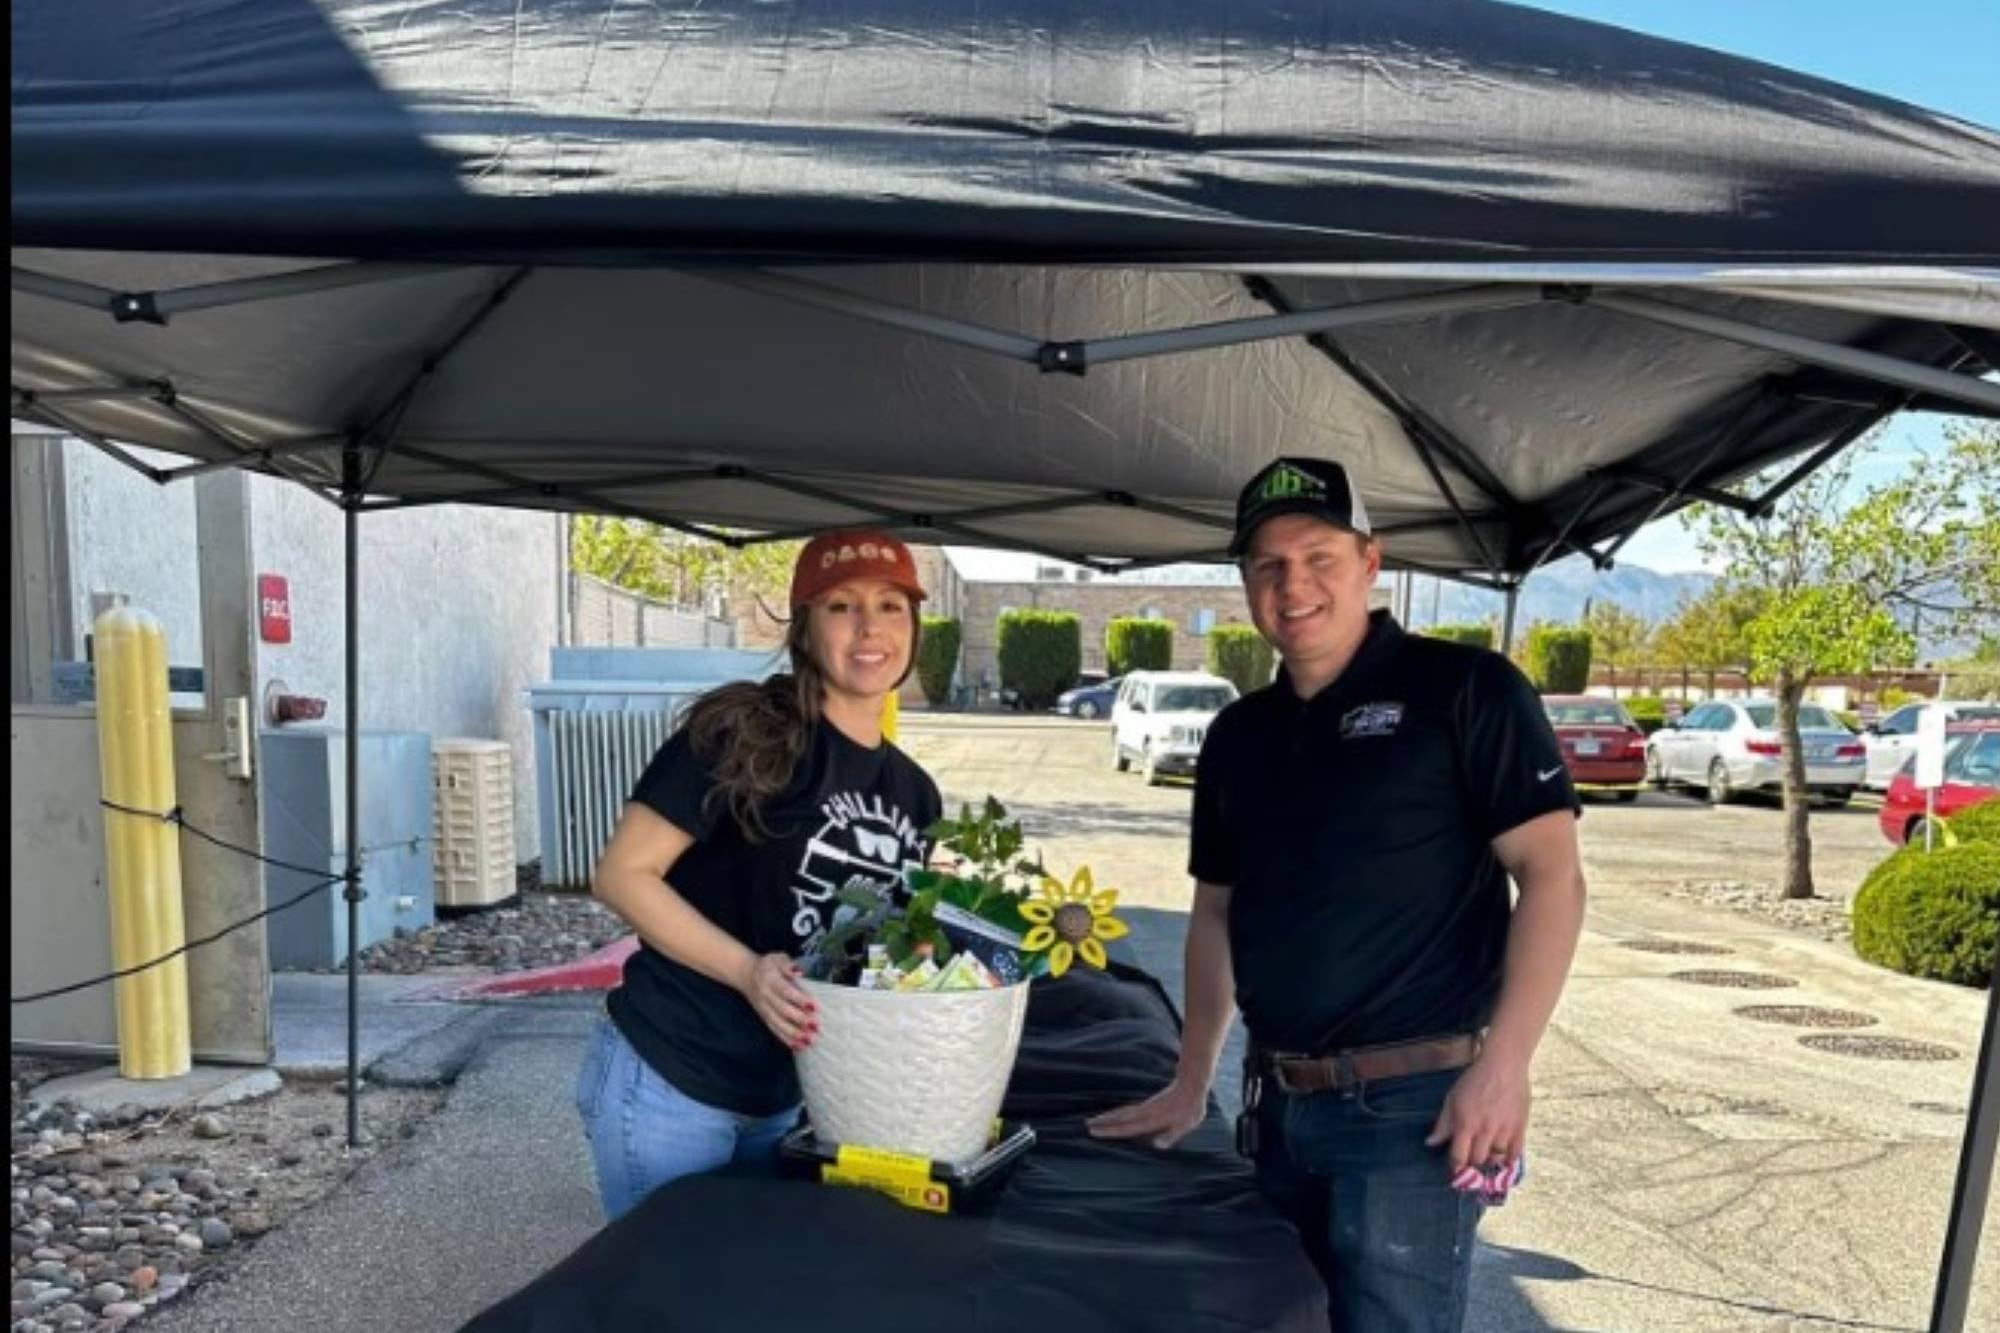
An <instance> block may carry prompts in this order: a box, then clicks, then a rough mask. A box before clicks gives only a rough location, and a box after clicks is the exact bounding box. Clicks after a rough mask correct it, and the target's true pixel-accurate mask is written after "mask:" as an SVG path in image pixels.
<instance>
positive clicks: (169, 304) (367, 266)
mask: <svg viewBox="0 0 2000 1333" xmlns="http://www.w3.org/2000/svg"><path fill="white" fill-rule="evenodd" d="M465 267H466V266H465V265H463V264H385V263H373V262H366V261H363V262H357V263H351V264H322V265H320V266H319V267H317V268H308V269H297V270H295V271H293V272H290V273H271V274H267V275H265V276H263V277H259V278H236V279H232V280H231V281H228V282H209V283H203V284H202V285H200V286H198V287H176V288H171V289H169V290H166V291H157V292H146V293H142V295H143V296H144V297H145V298H146V299H149V300H150V301H151V302H152V306H153V309H154V310H156V311H157V312H158V313H159V314H160V315H161V316H162V317H163V318H164V317H166V316H171V315H184V314H192V313H194V312H195V311H198V310H215V309H219V308H221V307H223V306H232V305H248V304H250V303H252V302H255V301H275V300H282V299H283V298H285V297H288V296H306V295H309V294H311V293H313V292H325V291H332V290H334V289H336V288H340V287H361V286H366V285H368V284H370V283H377V282H400V281H402V280H403V279H405V278H422V277H428V276H429V275H431V274H433V273H457V272H461V271H462V270H463V269H464V268H465Z"/></svg>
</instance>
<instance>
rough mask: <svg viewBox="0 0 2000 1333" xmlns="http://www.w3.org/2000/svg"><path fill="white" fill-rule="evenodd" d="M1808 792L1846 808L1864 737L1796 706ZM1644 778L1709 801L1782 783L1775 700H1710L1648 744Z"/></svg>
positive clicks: (1857, 780)
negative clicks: (1700, 792) (1696, 791)
mask: <svg viewBox="0 0 2000 1333" xmlns="http://www.w3.org/2000/svg"><path fill="white" fill-rule="evenodd" d="M1799 740H1800V742H1801V743H1802V744H1803V745H1804V746H1805V751H1806V755H1805V758H1806V789H1807V790H1808V791H1810V792H1812V793H1813V794H1814V795H1816V796H1820V797H1822V798H1824V799H1825V800H1827V801H1829V802H1831V803H1832V804H1834V805H1845V804H1846V803H1847V800H1848V798H1849V797H1851V796H1853V795H1854V789H1855V788H1856V787H1859V786H1860V785H1861V778H1862V769H1863V763H1862V757H1863V756H1862V748H1861V738H1860V737H1858V736H1856V735H1855V734H1854V733H1853V732H1851V731H1849V730H1848V729H1847V728H1846V727H1843V726H1842V725H1840V719H1839V718H1837V717H1835V716H1834V715H1833V714H1832V713H1829V712H1828V711H1827V710H1826V709H1824V708H1822V707H1820V706H1819V705H1818V704H1800V705H1799ZM1646 778H1647V780H1648V781H1649V782H1651V783H1652V784H1653V785H1654V786H1656V787H1672V786H1677V785H1685V786H1693V787H1700V788H1702V789H1704V790H1705V791H1706V792H1707V793H1708V799H1709V802H1710V803H1711V804H1714V805H1723V804H1726V803H1728V802H1729V801H1732V800H1734V799H1735V798H1736V796H1737V795H1738V794H1739V793H1742V792H1747V791H1777V790H1779V789H1780V788H1781V787H1782V786H1783V784H1784V763H1783V760H1782V742H1781V741H1780V739H1779V736H1778V705H1777V702H1776V701H1775V700H1772V699H1726V700H1715V701H1711V702H1709V703H1705V704H1702V705H1700V706H1699V707H1697V708H1696V709H1695V710H1694V711H1693V712H1691V713H1689V714H1688V715H1687V716H1686V717H1684V718H1682V719H1681V720H1680V723H1679V725H1674V724H1671V723H1670V724H1668V725H1667V726H1664V727H1662V728H1660V729H1659V730H1658V731H1656V732H1654V733H1653V734H1652V735H1651V736H1649V737H1647V739H1646Z"/></svg>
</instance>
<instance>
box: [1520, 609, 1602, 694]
mask: <svg viewBox="0 0 2000 1333" xmlns="http://www.w3.org/2000/svg"><path fill="white" fill-rule="evenodd" d="M1525 657H1526V660H1525V662H1524V663H1523V670H1525V671H1526V672H1527V673H1528V679H1529V680H1531V681H1533V682H1534V685H1535V688H1536V689H1538V690H1540V691H1541V692H1542V693H1544V694H1581V693H1582V692H1583V691H1584V690H1585V689H1586V688H1587V687H1588V686H1589V684H1590V631H1589V630H1583V629H1559V628H1557V627H1556V626H1554V625H1537V626H1535V627H1534V628H1533V629H1531V630H1529V631H1528V647H1527V652H1526V654H1525Z"/></svg>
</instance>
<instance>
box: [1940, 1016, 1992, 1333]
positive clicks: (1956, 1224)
mask: <svg viewBox="0 0 2000 1333" xmlns="http://www.w3.org/2000/svg"><path fill="white" fill-rule="evenodd" d="M1996 1074H2000V977H1995V978H1994V982H1993V984H1992V985H1991V986H1989V987H1987V990H1986V1031H1985V1032H1984V1034H1983V1035H1981V1037H1980V1039H1979V1063H1978V1064H1976V1065H1974V1066H1973V1069H1972V1108H1971V1110H1970V1111H1969V1112H1968V1113H1967V1114H1966V1118H1965V1145H1964V1147H1963V1148H1962V1149H1961V1150H1960V1153H1959V1159H1958V1183H1957V1184H1956V1185H1954V1186H1953V1187H1952V1194H1951V1220H1950V1222H1948V1223H1947V1224H1946V1226H1945V1233H1944V1255H1943V1258H1942V1259H1941V1260H1940V1261H1939V1264H1938V1285H1937V1300H1936V1302H1935V1304H1933V1305H1932V1307H1931V1324H1930V1333H1962V1331H1963V1330H1964V1328H1965V1317H1966V1313H1967V1311H1968V1309H1969V1307H1970V1306H1971V1304H1972V1275H1973V1272H1974V1267H1975V1265H1976V1264H1977V1262H1978V1259H1979V1227H1980V1223H1981V1222H1982V1221H1983V1220H1984V1218H1985V1216H1986V1199H1987V1195H1988V1193H1989V1192H1990V1191H1991V1189H1992V1187H1993V1159H1994V1152H1995V1148H1996V1146H2000V1087H1996V1086H1995V1084H1996V1083H2000V1079H1996V1077H1995V1075H1996Z"/></svg>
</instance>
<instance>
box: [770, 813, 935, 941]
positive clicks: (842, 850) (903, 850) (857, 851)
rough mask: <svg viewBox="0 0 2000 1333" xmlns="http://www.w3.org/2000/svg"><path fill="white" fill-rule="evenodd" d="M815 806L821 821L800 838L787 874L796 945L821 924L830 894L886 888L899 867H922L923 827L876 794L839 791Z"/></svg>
mask: <svg viewBox="0 0 2000 1333" xmlns="http://www.w3.org/2000/svg"><path fill="white" fill-rule="evenodd" d="M819 809H820V814H821V815H822V816H824V817H825V819H826V822H825V823H824V824H822V825H821V826H820V829H819V831H818V832H817V833H815V834H813V836H812V837H810V838H808V839H807V840H806V849H805V854H804V855H803V856H802V857H801V858H800V859H799V868H798V872H797V873H796V874H794V875H793V876H792V901H793V903H794V905H795V908H796V910H795V911H794V912H793V913H792V933H793V934H794V935H796V936H798V937H799V942H800V944H801V946H802V947H806V946H810V945H811V944H812V942H813V941H814V940H816V939H817V938H818V937H819V934H820V932H822V931H823V930H825V929H826V925H827V918H828V917H829V916H830V915H831V914H832V902H833V896H834V894H836V893H837V892H839V891H840V890H841V889H845V888H854V887H872V888H876V889H882V890H891V891H892V890H894V889H895V888H896V886H897V885H899V884H901V883H902V882H903V876H904V874H905V872H907V871H910V870H916V869H919V868H921V867H922V865H923V863H924V856H925V853H926V852H927V851H928V844H927V843H926V842H925V841H924V835H923V830H922V829H920V828H918V827H917V826H916V824H915V823H914V822H912V821H911V819H910V817H909V816H908V815H906V814H904V813H903V811H902V810H901V808H900V807H898V806H897V805H896V803H895V802H893V801H889V800H885V799H884V798H883V797H881V796H879V795H863V794H862V793H860V792H841V793H839V794H838V795H835V796H831V797H828V798H827V800H826V802H825V803H824V804H822V805H821V806H820V808H819Z"/></svg>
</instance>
